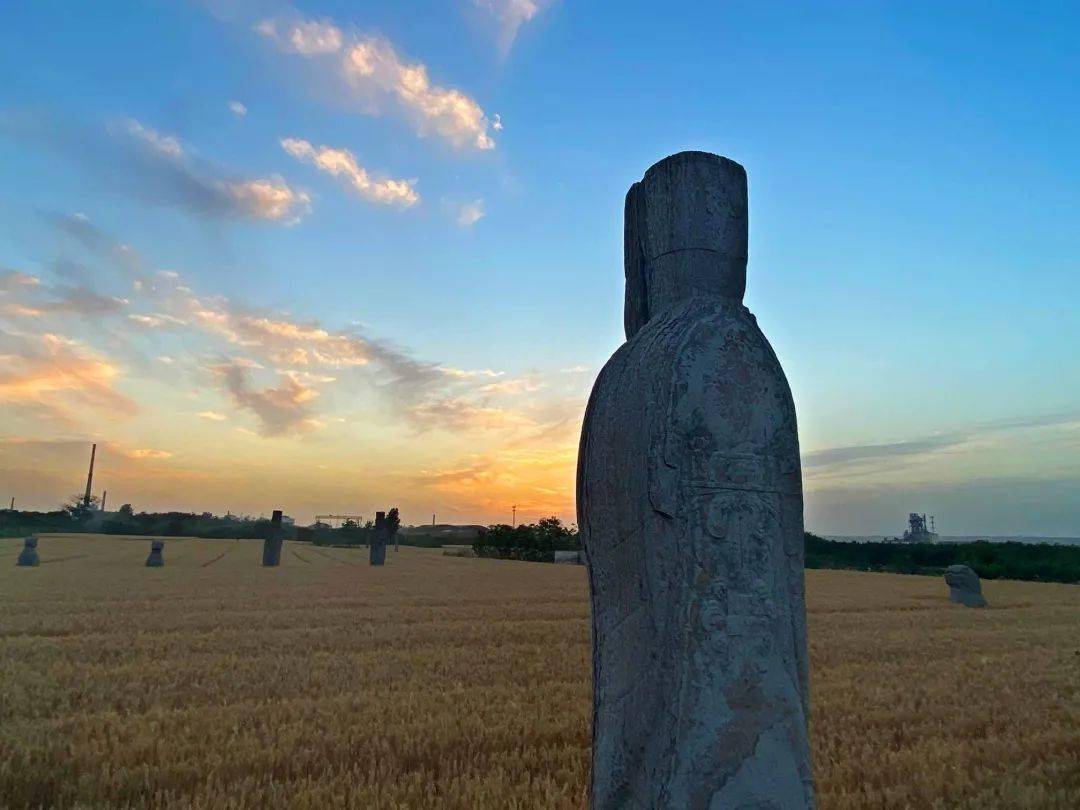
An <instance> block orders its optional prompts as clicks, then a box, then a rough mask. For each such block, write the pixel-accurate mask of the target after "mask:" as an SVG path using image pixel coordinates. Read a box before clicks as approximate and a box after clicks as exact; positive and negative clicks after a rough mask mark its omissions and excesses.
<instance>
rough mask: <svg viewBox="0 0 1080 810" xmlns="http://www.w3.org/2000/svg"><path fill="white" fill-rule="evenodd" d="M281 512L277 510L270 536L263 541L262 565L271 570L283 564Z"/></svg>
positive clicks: (271, 525) (271, 524)
mask: <svg viewBox="0 0 1080 810" xmlns="http://www.w3.org/2000/svg"><path fill="white" fill-rule="evenodd" d="M281 541H282V537H281V510H280V509H275V510H274V515H273V517H271V518H270V535H269V536H268V537H267V538H266V539H265V540H264V541H263V559H262V564H263V565H264V566H267V567H269V568H273V567H274V566H277V565H280V564H281Z"/></svg>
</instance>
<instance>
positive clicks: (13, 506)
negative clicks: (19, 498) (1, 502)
mask: <svg viewBox="0 0 1080 810" xmlns="http://www.w3.org/2000/svg"><path fill="white" fill-rule="evenodd" d="M11 511H12V512H14V511H15V499H14V498H12V499H11Z"/></svg>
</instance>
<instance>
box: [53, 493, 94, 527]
mask: <svg viewBox="0 0 1080 810" xmlns="http://www.w3.org/2000/svg"><path fill="white" fill-rule="evenodd" d="M99 502H100V498H98V496H97V495H91V496H90V504H89V505H87V503H86V498H85V496H83V495H72V496H71V497H70V498H68V499H67V502H66V503H65V504H64V505H63V506H62V507H61V508H62V509H63V510H64V511H65V512H67V513H68V516H69V517H70V518H71V519H72V520H78V521H83V520H86V519H88V518H89V517H90V514H91V513H92V512H93V511H94V510H95V509H96V508H97V505H98V503H99Z"/></svg>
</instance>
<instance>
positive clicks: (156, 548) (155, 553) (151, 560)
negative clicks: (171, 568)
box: [146, 540, 165, 568]
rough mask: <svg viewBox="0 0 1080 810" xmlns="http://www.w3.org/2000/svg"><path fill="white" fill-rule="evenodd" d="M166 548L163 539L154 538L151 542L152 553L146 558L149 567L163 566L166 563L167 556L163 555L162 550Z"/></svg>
mask: <svg viewBox="0 0 1080 810" xmlns="http://www.w3.org/2000/svg"><path fill="white" fill-rule="evenodd" d="M163 548H165V543H163V542H162V541H161V540H153V541H151V543H150V554H149V556H148V557H147V558H146V567H147V568H161V567H162V566H163V565H165V558H164V557H163V556H161V550H162V549H163Z"/></svg>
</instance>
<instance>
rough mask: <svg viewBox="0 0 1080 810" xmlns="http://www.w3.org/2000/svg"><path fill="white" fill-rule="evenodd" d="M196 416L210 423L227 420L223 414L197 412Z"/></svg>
mask: <svg viewBox="0 0 1080 810" xmlns="http://www.w3.org/2000/svg"><path fill="white" fill-rule="evenodd" d="M196 416H198V417H199V418H200V419H208V420H209V421H211V422H224V421H225V420H226V419H228V418H229V417H227V416H226V415H225V414H223V413H218V412H217V411H199V413H198V414H196Z"/></svg>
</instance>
